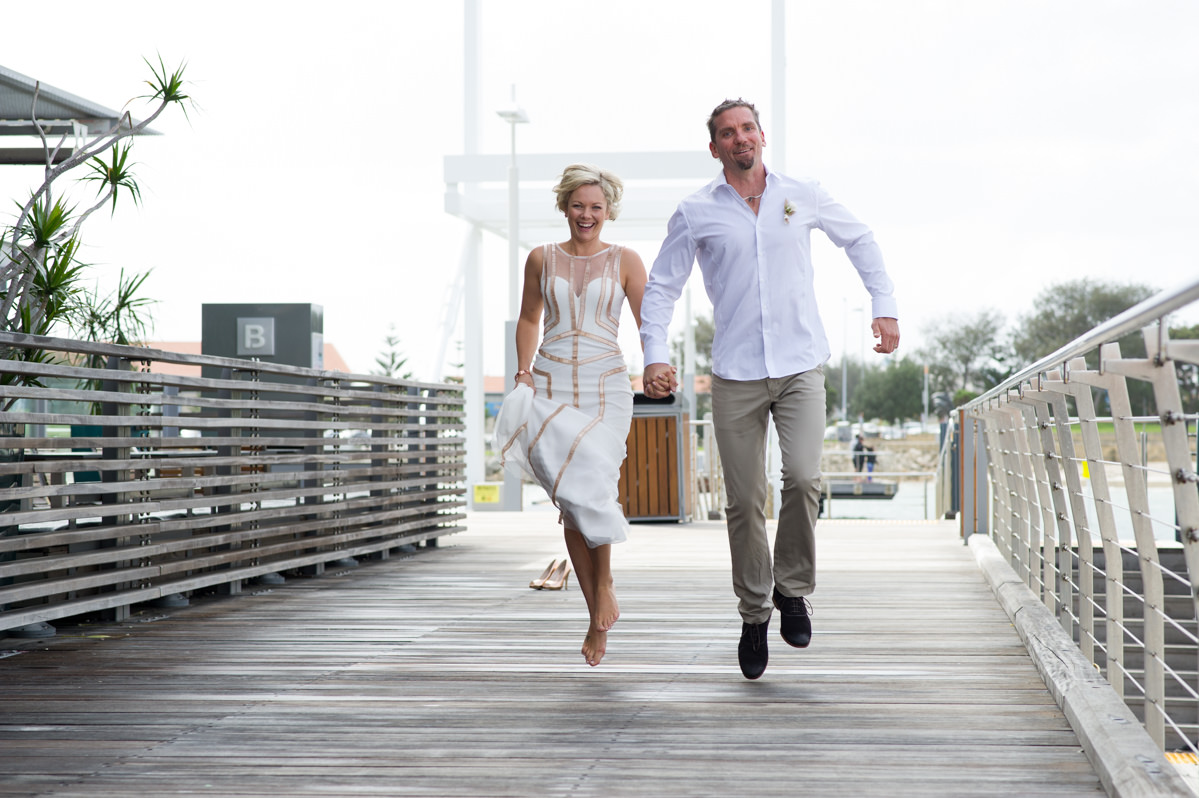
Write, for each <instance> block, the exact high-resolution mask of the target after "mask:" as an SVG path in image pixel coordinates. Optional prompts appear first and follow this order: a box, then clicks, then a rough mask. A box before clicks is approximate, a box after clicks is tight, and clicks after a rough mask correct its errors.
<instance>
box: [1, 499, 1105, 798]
mask: <svg viewBox="0 0 1199 798" xmlns="http://www.w3.org/2000/svg"><path fill="white" fill-rule="evenodd" d="M555 518H556V514H555V513H553V512H541V511H531V512H524V513H475V514H472V515H471V517H470V518H469V520H468V529H469V531H468V532H466V533H462V534H459V535H455V536H452V537H449V538H446V539H444V540H443V541H442V543H441V546H440V547H438V548H434V549H421V550H419V551H418V552H416V553H415V554H413V555H412V556H406V557H393V558H392V559H390V560H386V561H376V562H371V563H364V564H363V565H361V566H360V567H358V568H356V569H353V571H352V572H344V573H329V574H326V575H325V576H323V577H320V578H307V579H306V578H294V579H289V580H288V581H287V583H286V584H285V585H282V586H278V587H272V588H258V589H254V590H251V591H248V592H247V593H243V594H242V595H241V596H238V597H234V598H206V599H200V600H197V601H195V602H193V605H192V606H190V607H187V608H184V609H175V610H152V611H148V612H146V613H144V614H142V615H140V616H135V617H134V618H132V619H131V620H130V621H128V622H123V623H119V624H110V625H92V626H83V627H66V626H63V627H60V635H59V636H58V637H57V638H55V639H52V640H48V641H17V640H13V639H11V638H6V639H3V640H0V654H2V655H3V656H4V658H3V659H0V752H2V754H0V795H27V796H56V797H58V798H67V797H68V796H81V797H82V796H88V798H95V797H96V796H137V795H140V796H147V798H156V797H157V796H175V795H207V796H308V795H311V796H661V797H663V798H665V797H667V796H795V795H804V796H855V798H858V797H860V796H875V795H877V796H889V797H890V796H922V797H923V798H928V797H930V796H976V795H977V796H1012V795H1019V796H1037V795H1102V794H1103V790H1102V788H1101V787H1100V784H1099V780H1098V778H1097V776H1096V774H1095V771H1094V770H1093V769H1092V767H1091V765H1090V764H1089V763H1088V760H1087V759H1086V757H1085V756H1084V755H1083V753H1082V750H1081V748H1080V745H1079V742H1078V739H1077V738H1076V736H1075V735H1074V733H1073V732H1072V731H1071V729H1070V727H1069V725H1068V724H1067V722H1066V720H1065V718H1064V717H1063V715H1062V713H1061V712H1060V711H1059V710H1058V708H1057V706H1056V705H1055V704H1054V702H1053V700H1052V698H1051V696H1050V695H1049V693H1048V691H1047V690H1046V688H1045V686H1044V684H1043V683H1042V681H1041V679H1040V677H1039V676H1038V674H1037V671H1036V669H1035V668H1034V666H1033V664H1032V662H1031V660H1030V659H1029V657H1028V654H1027V653H1026V650H1025V648H1024V646H1023V645H1022V644H1021V642H1020V639H1019V638H1018V636H1017V634H1016V632H1015V631H1014V629H1013V628H1012V626H1011V624H1010V623H1009V621H1008V618H1007V616H1006V615H1005V614H1004V612H1003V610H1002V609H1001V608H1000V606H999V604H998V603H997V602H996V600H995V598H994V597H993V595H992V593H991V590H990V589H989V588H988V587H987V585H986V584H985V583H984V580H983V577H982V576H981V575H980V571H979V568H978V566H977V565H976V563H975V560H974V557H973V556H972V555H971V553H970V550H969V549H968V548H967V547H965V546H963V545H962V543H961V541H960V539H959V538H958V536H957V531H956V525H955V524H953V523H950V522H861V521H859V522H853V521H826V522H821V524H820V527H819V533H818V534H819V558H820V560H819V574H820V586H819V588H818V590H817V593H816V594H815V595H814V596H813V597H812V598H813V604H814V605H815V615H814V619H813V620H814V627H815V635H814V638H813V642H812V646H811V647H810V648H809V649H807V650H803V651H799V650H796V649H791V648H789V647H787V646H786V645H785V644H784V643H783V642H782V641H781V639H779V638H778V636H777V618H776V619H775V620H774V622H773V624H772V629H771V639H770V651H771V661H770V666H769V668H768V669H767V672H766V674H765V675H764V676H763V677H762V678H761V679H760V680H758V681H755V682H750V681H746V680H745V679H743V678H742V677H741V674H740V671H739V670H738V667H737V658H736V643H737V637H738V634H739V632H740V619H739V618H738V617H737V614H736V609H735V600H734V598H733V596H732V592H731V588H730V586H729V575H728V552H727V543H726V539H725V533H724V526H723V523H710V522H703V523H694V524H687V525H679V524H654V525H635V526H634V527H633V538H632V540H630V541H629V542H628V543H626V544H623V545H622V546H620V547H618V548H617V549H616V551H615V555H614V567H615V572H616V576H617V589H618V594H619V596H620V598H621V608H622V612H623V615H622V618H621V620H620V622H619V623H618V624H617V626H616V628H615V629H614V630H613V632H612V634H611V636H610V641H609V651H608V656H607V658H606V659H605V661H604V663H603V664H602V665H600V666H599V667H598V668H594V669H593V668H588V667H587V666H586V665H584V664H583V661H582V658H581V656H579V654H578V649H579V645H580V643H581V642H582V637H583V632H584V629H585V625H586V614H585V609H584V606H583V599H582V595H581V594H580V593H579V592H578V590H577V589H576V588H575V587H574V585H573V584H572V585H571V589H569V590H567V591H564V592H547V591H534V590H530V589H529V588H528V587H527V583H528V580H529V579H531V578H532V577H534V576H536V575H537V574H538V573H539V572H540V571H541V569H542V568H543V567H544V565H545V564H546V563H547V562H548V561H549V560H550V559H551V558H552V557H556V556H562V555H564V554H565V549H564V547H563V545H562V543H561V538H560V536H559V535H558V533H557V531H556V526H555Z"/></svg>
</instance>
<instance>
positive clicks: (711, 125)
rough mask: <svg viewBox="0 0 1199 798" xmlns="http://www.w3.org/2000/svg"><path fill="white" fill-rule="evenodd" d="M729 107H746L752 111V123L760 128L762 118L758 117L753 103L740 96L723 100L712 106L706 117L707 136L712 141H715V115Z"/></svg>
mask: <svg viewBox="0 0 1199 798" xmlns="http://www.w3.org/2000/svg"><path fill="white" fill-rule="evenodd" d="M730 108H748V109H749V110H750V111H752V112H753V115H754V124H756V125H757V126H758V129H759V130H761V129H762V120H761V119H760V118H759V117H758V109H757V108H754V104H753V103H751V102H748V101H747V100H743V99H741V98H740V97H738V98H737V99H735V100H725V101H724V102H722V103H721V104H720V105H718V106H716V107H715V108H713V109H712V114H711V115H710V116H709V117H708V136H709V137H710V138H711V139H712V142H713V143H715V142H716V117H718V116H720V115H721V114H723V113H724V112H725V111H727V110H729V109H730Z"/></svg>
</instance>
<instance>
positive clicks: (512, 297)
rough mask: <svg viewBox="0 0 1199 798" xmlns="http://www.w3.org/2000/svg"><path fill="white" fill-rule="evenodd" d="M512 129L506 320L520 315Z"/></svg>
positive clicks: (517, 177)
mask: <svg viewBox="0 0 1199 798" xmlns="http://www.w3.org/2000/svg"><path fill="white" fill-rule="evenodd" d="M512 102H513V104H515V103H516V87H515V86H513V87H512ZM509 126H510V127H511V128H512V161H511V162H510V163H509V164H508V318H510V319H512V320H513V321H515V320H516V316H517V314H519V313H520V273H519V269H520V266H519V263H518V262H517V261H518V260H519V258H520V254H519V252H518V250H519V247H520V173H519V172H518V171H517V168H516V122H511V123H510V124H509Z"/></svg>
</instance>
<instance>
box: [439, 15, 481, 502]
mask: <svg viewBox="0 0 1199 798" xmlns="http://www.w3.org/2000/svg"><path fill="white" fill-rule="evenodd" d="M463 13H464V23H463V26H462V27H463V48H462V49H463V54H462V59H463V64H462V66H463V75H462V78H463V92H462V97H463V108H462V110H463V123H464V124H463V141H462V149H463V152H464V153H465V154H467V155H475V154H477V153H478V151H479V82H480V81H479V57H478V53H479V51H480V47H479V44H480V39H481V36H480V33H479V29H480V22H479V3H478V0H464V2H463ZM482 240H483V233H482V231H481V230H480V229H479V228H478V227H473V226H472V229H471V232H470V233H469V234H468V238H467V241H466V244H465V247H464V251H463V257H464V258H465V259H466V263H465V272H466V275H465V278H466V279H465V286H464V288H465V290H464V291H463V304H464V311H465V313H464V317H465V318H464V321H465V329H464V333H465V339H466V340H465V341H464V342H463V353H462V355H463V365H464V371H465V373H464V375H463V378H464V380H465V384H464V386H463V388H464V390H463V399H464V400H465V408H464V410H465V412H466V431H465V435H466V495H467V501H468V502H469V505H470V506H471V507H472V508H473V507H474V486H475V485H477V484H479V483H481V482H483V481H485V480H486V477H487V472H486V466H485V463H484V461H485V458H484V452H483V450H484V445H483V439H484V437H485V432H484V429H483V427H484V422H485V411H484V409H483V281H482V279H481V278H482V269H481V268H480V264H479V259H480V257H481V254H482V246H481V244H482ZM434 376H435V377H440V375H434Z"/></svg>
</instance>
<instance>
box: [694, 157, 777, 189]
mask: <svg viewBox="0 0 1199 798" xmlns="http://www.w3.org/2000/svg"><path fill="white" fill-rule="evenodd" d="M763 166H765V168H766V185H767V186H769V185H771V184H772V183H777V182H778V181H779V176H778V175H776V174H775V173H774V172H772V171H771V170H770V167H769V166H766V165H765V164H763ZM728 185H729V181H728V178H727V177H725V176H724V169H721V170H720V171H719V172H717V173H716V179H715V180H713V181H712V182H711V183H710V184H709V186H710V187H711V189H712V193H716V192H717V191H719V190H720V186H728ZM729 188H733V187H732V186H729ZM733 190H734V191H736V189H733Z"/></svg>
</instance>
